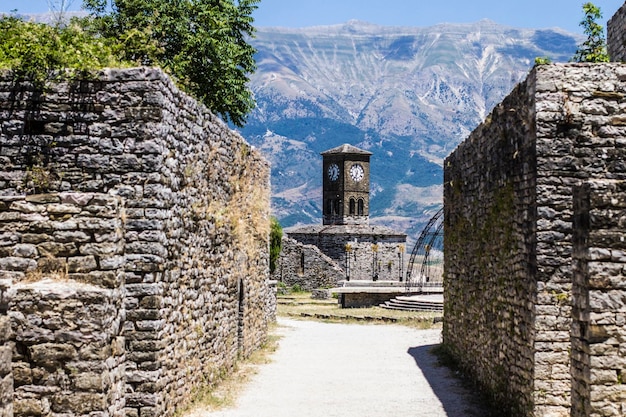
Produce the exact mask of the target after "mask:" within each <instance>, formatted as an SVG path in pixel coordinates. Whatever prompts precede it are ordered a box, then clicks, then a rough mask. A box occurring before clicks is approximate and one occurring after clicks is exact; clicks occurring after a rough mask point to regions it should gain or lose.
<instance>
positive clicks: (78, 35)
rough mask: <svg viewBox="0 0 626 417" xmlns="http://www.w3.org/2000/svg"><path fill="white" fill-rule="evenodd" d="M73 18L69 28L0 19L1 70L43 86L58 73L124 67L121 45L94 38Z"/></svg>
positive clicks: (75, 72) (12, 18) (81, 23)
mask: <svg viewBox="0 0 626 417" xmlns="http://www.w3.org/2000/svg"><path fill="white" fill-rule="evenodd" d="M83 23H84V21H82V20H80V19H74V20H72V21H71V22H70V23H69V24H67V25H63V26H61V25H56V26H50V25H46V24H42V23H35V22H26V21H24V20H22V19H21V18H19V17H17V16H2V17H0V68H6V69H10V70H12V71H13V74H14V76H15V77H16V78H18V79H30V80H32V81H33V82H35V83H36V84H40V85H43V84H44V82H45V81H46V80H48V79H50V78H51V77H53V76H55V75H59V74H64V75H67V74H68V73H69V74H70V75H72V74H76V75H78V74H80V75H84V74H85V73H88V72H90V71H92V70H97V69H101V68H104V67H111V66H123V65H124V63H123V62H122V60H121V59H120V57H121V55H120V49H121V48H122V47H123V45H121V44H120V43H118V42H112V41H110V40H108V39H103V38H101V37H98V36H94V34H93V33H91V32H90V31H89V30H88V28H86V27H85V26H84V24H83Z"/></svg>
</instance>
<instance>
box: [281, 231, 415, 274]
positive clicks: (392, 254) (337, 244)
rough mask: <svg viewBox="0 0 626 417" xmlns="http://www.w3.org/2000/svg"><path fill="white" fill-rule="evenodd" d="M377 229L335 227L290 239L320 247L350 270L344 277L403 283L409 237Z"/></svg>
mask: <svg viewBox="0 0 626 417" xmlns="http://www.w3.org/2000/svg"><path fill="white" fill-rule="evenodd" d="M373 229H374V227H371V226H331V227H329V228H327V229H326V230H325V231H324V232H321V233H318V232H306V231H295V232H289V233H288V235H289V237H290V238H292V239H294V240H296V241H298V242H301V243H303V244H305V245H312V246H316V247H318V248H319V249H320V251H321V252H322V253H324V254H325V255H326V256H328V257H329V258H331V259H332V260H333V261H334V262H335V263H336V264H337V265H338V266H339V267H340V268H342V269H343V270H344V271H346V270H347V272H344V276H345V277H348V278H349V279H350V280H372V279H376V280H380V281H399V280H400V273H399V268H401V269H402V270H403V271H405V268H404V258H405V253H404V250H405V249H406V248H405V244H406V235H403V234H398V233H395V234H385V232H384V231H381V233H378V234H376V233H371V231H372V230H373ZM337 230H341V231H340V232H336V231H337ZM385 231H387V232H389V230H388V229H385ZM398 254H400V257H399V256H398ZM281 256H282V255H281Z"/></svg>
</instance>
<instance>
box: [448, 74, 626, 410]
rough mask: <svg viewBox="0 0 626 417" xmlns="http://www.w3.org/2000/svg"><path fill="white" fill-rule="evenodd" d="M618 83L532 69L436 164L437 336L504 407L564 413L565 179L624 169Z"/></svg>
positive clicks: (568, 200)
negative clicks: (441, 271) (440, 267)
mask: <svg viewBox="0 0 626 417" xmlns="http://www.w3.org/2000/svg"><path fill="white" fill-rule="evenodd" d="M624 80H626V66H623V65H620V64H606V65H593V64H562V65H546V66H538V67H535V69H534V70H533V71H532V72H531V73H530V75H529V76H528V78H527V79H526V81H525V82H523V83H521V84H520V85H518V86H517V87H516V89H515V90H514V91H513V92H512V93H511V95H509V97H507V98H506V99H505V100H504V101H503V102H502V103H501V104H499V105H498V106H497V107H496V108H495V109H494V111H493V112H492V113H491V115H490V116H489V117H488V118H487V120H486V121H485V122H484V123H483V124H482V125H481V126H479V127H478V128H477V129H476V130H475V131H474V132H473V133H472V134H471V135H470V137H469V138H468V139H467V140H466V141H465V142H463V143H462V144H461V145H460V146H459V147H458V148H457V149H456V150H455V151H454V152H453V153H452V154H451V155H450V157H448V158H447V160H446V162H445V165H444V166H445V168H444V176H445V191H444V205H445V223H444V234H445V236H446V238H445V241H444V244H445V251H444V253H445V268H446V272H445V274H446V280H445V288H444V290H445V299H446V301H445V320H444V330H443V333H444V336H443V337H444V343H445V344H446V345H447V346H448V347H449V348H450V350H451V351H452V352H453V354H454V355H455V356H456V357H457V358H458V359H459V361H460V363H461V365H462V366H463V367H464V368H466V369H467V370H468V372H469V373H470V374H472V375H473V376H474V377H475V379H476V380H477V381H479V382H480V383H481V384H482V385H483V386H484V387H485V388H486V389H487V391H488V392H489V393H490V394H491V395H492V397H493V399H494V400H495V401H496V402H497V403H499V404H500V405H501V406H502V409H503V410H506V412H507V413H508V414H509V415H516V416H521V415H525V416H531V415H532V416H548V415H549V416H566V415H569V412H570V404H571V394H570V393H571V376H570V349H571V344H570V330H571V326H572V320H571V291H572V220H571V219H572V214H573V199H572V187H573V186H574V185H576V184H579V183H580V182H581V181H583V180H586V179H591V178H611V179H623V178H626V165H625V164H624V163H623V161H624V160H626V148H625V147H624V146H623V145H624V139H623V138H624V137H625V136H626V135H625V133H626V131H625V129H626V115H625V113H626V112H625V111H624V108H623V105H622V104H621V103H622V102H623V100H624V98H625V97H626V88H625V85H624Z"/></svg>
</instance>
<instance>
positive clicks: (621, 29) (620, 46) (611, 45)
mask: <svg viewBox="0 0 626 417" xmlns="http://www.w3.org/2000/svg"><path fill="white" fill-rule="evenodd" d="M606 32H607V46H608V48H607V49H608V53H609V57H610V58H611V61H613V62H624V61H626V3H625V4H624V5H622V7H620V8H619V10H618V11H617V12H615V14H614V15H613V16H612V17H611V19H609V21H608V22H607V30H606Z"/></svg>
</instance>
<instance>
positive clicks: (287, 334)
mask: <svg viewBox="0 0 626 417" xmlns="http://www.w3.org/2000/svg"><path fill="white" fill-rule="evenodd" d="M279 324H280V326H281V328H280V330H279V331H280V332H281V333H282V335H283V338H282V339H281V340H280V342H279V343H280V347H279V349H278V350H277V351H276V353H275V354H274V355H273V361H272V363H270V364H267V365H263V366H261V367H260V369H259V373H258V374H257V375H255V376H254V377H253V379H252V381H251V382H250V383H249V384H248V385H246V386H245V388H244V389H243V392H242V393H241V395H240V397H239V399H238V400H237V405H236V406H235V408H233V409H227V410H221V411H216V412H212V413H210V412H206V413H197V414H196V413H194V415H197V416H202V417H283V416H284V417H294V416H297V417H334V416H337V417H339V416H341V417H387V416H390V417H391V416H394V417H395V416H403V417H410V416H415V417H421V416H423V417H439V416H441V417H443V416H446V417H469V416H471V417H474V416H476V417H478V416H484V415H485V414H486V413H484V412H481V410H480V409H479V408H478V406H477V405H476V404H473V403H472V401H471V398H472V397H471V395H470V393H468V392H467V391H466V390H465V389H464V388H463V387H462V385H461V384H460V383H459V382H458V381H457V380H456V379H455V378H454V377H452V376H451V374H450V371H449V370H448V369H447V368H445V367H440V366H437V365H436V359H435V357H434V356H433V355H432V354H430V353H429V348H430V347H432V345H435V344H438V343H439V341H440V331H439V330H437V329H431V330H416V329H411V328H408V327H403V326H395V325H355V324H331V323H319V322H314V321H300V320H290V319H285V318H279Z"/></svg>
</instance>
